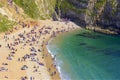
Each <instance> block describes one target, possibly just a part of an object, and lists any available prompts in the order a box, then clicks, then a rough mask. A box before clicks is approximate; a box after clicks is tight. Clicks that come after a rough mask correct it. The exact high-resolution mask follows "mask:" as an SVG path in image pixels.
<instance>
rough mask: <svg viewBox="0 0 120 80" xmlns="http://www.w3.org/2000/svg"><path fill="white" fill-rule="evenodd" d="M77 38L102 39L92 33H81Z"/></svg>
mask: <svg viewBox="0 0 120 80" xmlns="http://www.w3.org/2000/svg"><path fill="white" fill-rule="evenodd" d="M76 36H82V37H86V38H91V39H98V38H100V37H101V36H99V35H95V34H91V33H87V32H85V33H81V34H76Z"/></svg>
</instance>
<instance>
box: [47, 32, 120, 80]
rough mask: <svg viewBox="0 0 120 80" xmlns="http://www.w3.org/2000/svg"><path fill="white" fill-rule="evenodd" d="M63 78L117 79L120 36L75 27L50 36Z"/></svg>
mask: <svg viewBox="0 0 120 80" xmlns="http://www.w3.org/2000/svg"><path fill="white" fill-rule="evenodd" d="M48 49H49V51H50V53H51V54H53V55H56V63H57V65H58V66H59V68H60V72H61V77H62V80H120V36H112V35H105V34H100V33H96V32H92V31H87V30H82V31H80V30H78V31H74V32H69V33H65V34H61V35H59V36H57V37H56V38H53V39H52V40H50V42H49V45H48Z"/></svg>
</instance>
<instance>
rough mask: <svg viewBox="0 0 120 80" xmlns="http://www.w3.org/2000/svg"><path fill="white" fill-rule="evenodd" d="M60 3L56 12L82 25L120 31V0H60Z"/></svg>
mask: <svg viewBox="0 0 120 80" xmlns="http://www.w3.org/2000/svg"><path fill="white" fill-rule="evenodd" d="M59 3H60V5H59V6H56V12H57V13H58V15H60V17H61V18H67V19H70V20H71V21H74V22H75V23H76V24H78V25H80V26H82V27H86V26H87V27H90V26H94V27H100V28H102V29H109V30H111V31H115V32H118V33H119V32H120V0H58V3H57V4H59ZM60 12H61V13H60ZM59 13H60V14H59Z"/></svg>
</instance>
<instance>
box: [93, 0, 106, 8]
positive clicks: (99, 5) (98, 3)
mask: <svg viewBox="0 0 120 80" xmlns="http://www.w3.org/2000/svg"><path fill="white" fill-rule="evenodd" d="M106 2H107V0H99V1H97V2H96V3H95V8H96V9H99V8H101V7H102V6H103V5H105V3H106Z"/></svg>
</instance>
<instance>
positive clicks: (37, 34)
mask: <svg viewBox="0 0 120 80" xmlns="http://www.w3.org/2000/svg"><path fill="white" fill-rule="evenodd" d="M78 28H79V29H81V28H80V27H79V26H77V25H75V24H74V23H72V22H70V21H68V22H59V21H51V20H46V21H45V20H44V21H42V20H40V21H38V22H34V21H33V22H32V21H29V22H19V26H15V27H14V28H13V29H12V30H10V31H8V32H5V33H1V34H0V80H60V74H59V72H58V70H57V68H56V64H54V58H52V57H51V55H50V53H48V51H47V48H46V45H47V44H48V41H49V40H50V39H51V38H53V37H56V36H57V35H58V34H61V33H64V32H69V31H72V30H76V29H78Z"/></svg>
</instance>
